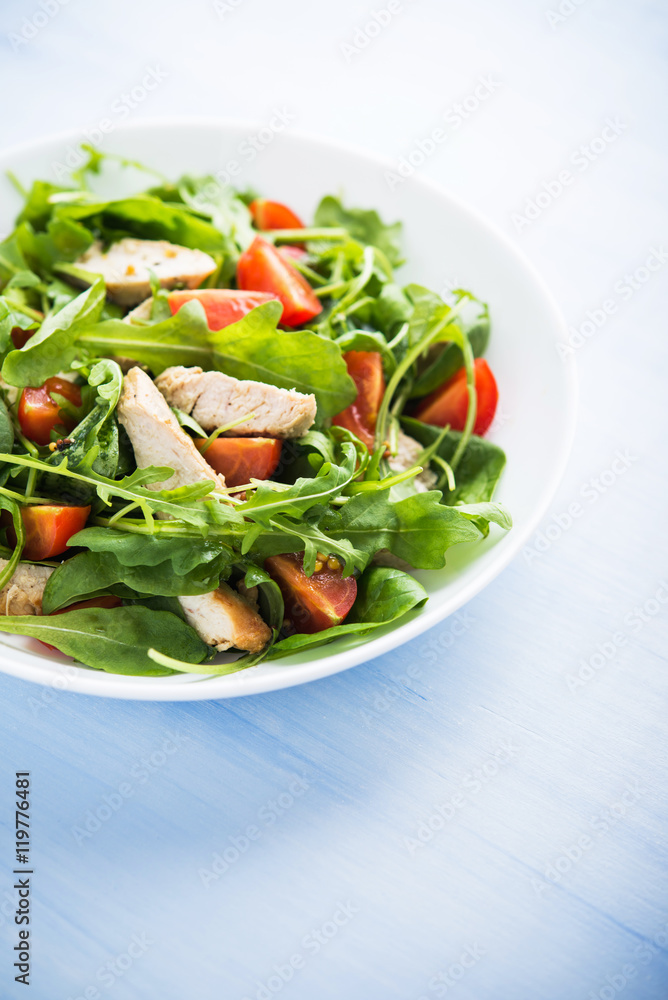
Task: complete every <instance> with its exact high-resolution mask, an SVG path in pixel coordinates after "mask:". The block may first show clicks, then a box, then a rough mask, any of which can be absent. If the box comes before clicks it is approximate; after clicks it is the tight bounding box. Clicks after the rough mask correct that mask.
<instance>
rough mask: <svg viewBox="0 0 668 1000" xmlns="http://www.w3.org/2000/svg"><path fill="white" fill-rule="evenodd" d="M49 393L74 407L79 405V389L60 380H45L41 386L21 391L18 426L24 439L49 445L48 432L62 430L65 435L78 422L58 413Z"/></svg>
mask: <svg viewBox="0 0 668 1000" xmlns="http://www.w3.org/2000/svg"><path fill="white" fill-rule="evenodd" d="M51 393H57V394H58V395H59V396H63V397H64V398H65V399H66V400H68V402H70V403H71V404H72V405H73V406H75V407H80V406H81V389H80V388H79V386H78V385H74V383H73V382H68V381H67V379H64V378H57V377H56V378H48V379H47V380H46V382H45V383H44V385H40V386H38V387H37V388H35V389H33V388H32V387H30V386H28V387H27V388H26V389H24V390H23V392H22V393H21V398H20V399H19V408H18V417H19V424H20V425H21V430H22V431H23V433H24V434H25V436H26V437H27V438H28V439H29V440H30V441H34V442H35V444H41V445H45V444H49V442H50V441H51V431H55V430H56V429H57V428H62V429H63V431H64V432H65V433H66V434H67V433H68V432H69V431H71V430H73V429H74V428H75V427H76V425H77V423H78V421H77V420H75V419H73V418H72V417H70V416H68V415H67V414H66V413H64V412H63V411H61V409H60V407H59V405H58V403H56V401H55V400H54V399H53V398H52V396H51Z"/></svg>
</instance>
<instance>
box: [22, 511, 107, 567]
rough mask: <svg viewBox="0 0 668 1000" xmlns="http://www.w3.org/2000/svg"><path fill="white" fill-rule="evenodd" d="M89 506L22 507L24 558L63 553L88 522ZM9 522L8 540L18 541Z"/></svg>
mask: <svg viewBox="0 0 668 1000" xmlns="http://www.w3.org/2000/svg"><path fill="white" fill-rule="evenodd" d="M89 514H90V507H70V506H64V505H60V504H34V505H33V506H28V507H22V508H21V520H22V521H23V527H24V528H25V533H26V543H25V547H24V549H23V555H22V558H23V559H28V560H31V561H33V562H40V561H41V560H42V559H51V558H52V557H53V556H59V555H61V554H62V553H63V552H64V551H65V550H66V549H67V546H68V542H69V540H70V538H71V537H72V535H76V533H77V531H81V529H82V528H83V527H84V525H85V524H86V521H87V520H88V515H89ZM3 522H4V523H6V524H7V541H8V542H9V543H10V545H12V546H14V545H16V532H15V531H14V526H13V524H9V523H7V520H6V518H3Z"/></svg>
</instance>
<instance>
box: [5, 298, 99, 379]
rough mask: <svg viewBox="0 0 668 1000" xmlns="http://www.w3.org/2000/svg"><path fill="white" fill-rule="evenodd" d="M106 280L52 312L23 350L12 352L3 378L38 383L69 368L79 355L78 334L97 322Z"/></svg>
mask: <svg viewBox="0 0 668 1000" xmlns="http://www.w3.org/2000/svg"><path fill="white" fill-rule="evenodd" d="M105 294H106V291H105V286H104V281H102V279H101V278H100V279H98V280H97V281H96V282H95V284H94V285H91V287H90V288H88V289H86V291H85V292H82V293H81V295H78V296H77V297H76V298H75V299H73V300H72V302H70V303H69V304H68V305H66V306H64V307H63V308H62V309H61V310H60V312H57V313H52V314H51V315H50V316H47V318H46V319H45V320H44V322H43V323H42V325H41V327H40V329H39V330H38V331H37V333H35V334H33V336H32V337H31V338H30V340H29V341H28V342H27V344H26V345H25V346H24V347H22V348H21V350H20V351H10V353H9V354H8V355H7V357H6V358H5V361H4V364H3V366H2V377H3V378H4V379H5V381H6V382H9V384H10V385H15V386H20V387H23V386H26V385H31V386H38V385H42V383H43V382H45V381H46V379H47V378H50V377H51V376H52V375H56V374H57V373H58V372H60V371H63V370H65V369H66V368H67V367H68V366H69V365H70V364H71V362H72V361H74V359H75V358H76V356H77V350H78V345H77V337H78V335H79V333H80V331H81V330H82V329H84V328H85V327H86V326H88V325H89V324H90V323H94V322H95V320H96V319H97V318H98V316H99V315H100V313H101V311H102V307H103V305H104V299H105Z"/></svg>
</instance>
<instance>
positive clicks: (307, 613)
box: [264, 552, 357, 635]
mask: <svg viewBox="0 0 668 1000" xmlns="http://www.w3.org/2000/svg"><path fill="white" fill-rule="evenodd" d="M337 561H338V560H337ZM328 562H329V560H328V561H327V562H325V563H324V564H323V566H322V569H317V570H316V572H315V573H314V574H313V575H312V576H307V575H306V573H305V572H304V569H303V563H304V554H303V553H302V552H290V553H287V554H286V555H282V556H270V558H269V559H265V561H264V568H265V569H266V571H267V573H269V576H270V577H271V578H272V579H273V580H275V581H276V583H277V584H278V586H279V587H280V588H281V593H282V594H283V600H284V602H285V617H286V619H287V620H288V621H289V622H290V624H291V625H292V626H293V628H294V629H295V630H296V631H297V632H306V633H308V634H309V635H310V634H311V633H313V632H322V630H323V629H326V628H331V627H332V625H340V624H341V622H342V621H343V620H344V618H345V617H346V615H347V614H348V612H349V611H350V609H351V608H352V606H353V604H354V603H355V598H356V597H357V582H356V581H355V579H354V577H352V576H349V577H346V579H345V580H344V579H343V577H342V575H341V568H340V567H339V568H338V569H330V567H329V565H328Z"/></svg>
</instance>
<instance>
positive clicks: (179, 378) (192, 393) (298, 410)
mask: <svg viewBox="0 0 668 1000" xmlns="http://www.w3.org/2000/svg"><path fill="white" fill-rule="evenodd" d="M155 384H156V385H157V387H158V389H160V392H161V393H162V394H163V395H164V397H165V398H166V399H167V401H168V402H169V403H171V405H172V406H175V407H177V409H179V410H184V411H185V412H186V413H191V414H192V416H193V417H194V418H195V420H197V422H198V423H199V424H201V426H202V427H203V428H204V429H205V430H206V431H213V430H215V429H216V428H217V427H222V426H223V424H230V423H232V422H233V421H235V420H238V419H239V418H240V417H245V416H248V415H249V414H251V413H252V414H255V415H254V416H253V417H252V418H251V419H249V420H244V422H243V423H241V424H237V425H236V427H233V428H232V430H230V431H229V435H230V436H232V437H244V436H245V435H250V436H255V437H273V438H298V437H301V436H302V435H303V434H306V432H307V430H308V429H309V427H311V425H312V424H313V421H314V420H315V414H316V401H315V396H313V395H305V394H304V393H303V392H297V391H296V389H279V388H277V387H276V386H275V385H265V383H264V382H252V381H250V380H248V379H246V380H240V379H236V378H232V377H231V376H230V375H225V374H223V372H203V371H202V369H201V368H183V367H181V366H178V367H176V368H167V369H166V370H165V371H164V372H163V373H162V375H159V376H158V378H157V379H156V380H155Z"/></svg>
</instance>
